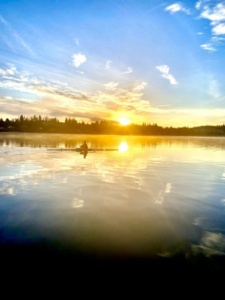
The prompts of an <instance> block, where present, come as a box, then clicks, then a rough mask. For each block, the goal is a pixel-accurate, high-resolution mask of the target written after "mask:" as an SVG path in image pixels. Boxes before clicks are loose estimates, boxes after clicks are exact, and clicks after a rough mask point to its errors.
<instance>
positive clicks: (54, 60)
mask: <svg viewBox="0 0 225 300" xmlns="http://www.w3.org/2000/svg"><path fill="white" fill-rule="evenodd" d="M224 66H225V1H217V0H214V1H210V0H202V1H192V0H185V1H180V2H176V1H160V0H151V1H150V0H148V1H147V0H146V1H145V0H144V1H143V0H126V1H124V0H107V1H105V0H104V1H103V0H96V1H94V0H84V1H76V0H64V1H58V0H34V1H30V0H29V1H28V0H14V1H13V0H8V1H4V0H0V118H3V119H5V118H9V119H13V118H18V117H19V116H20V115H21V114H23V115H24V116H28V117H29V116H33V115H36V116H38V115H41V116H42V117H45V116H47V117H56V118H57V119H59V120H61V121H64V120H65V118H75V119H77V120H78V121H81V120H82V121H84V122H91V121H95V120H101V119H104V120H116V121H117V120H119V119H121V118H128V119H129V120H130V121H131V122H133V123H140V124H141V123H143V122H147V123H150V124H152V123H157V124H158V125H161V126H174V127H180V126H198V125H221V124H224V123H225V84H224V80H225V71H224Z"/></svg>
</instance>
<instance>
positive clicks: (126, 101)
mask: <svg viewBox="0 0 225 300" xmlns="http://www.w3.org/2000/svg"><path fill="white" fill-rule="evenodd" d="M145 85H146V83H145V82H139V83H138V85H136V86H133V87H132V86H131V87H130V88H129V89H126V88H121V87H119V84H118V82H114V81H111V82H108V83H106V84H104V85H103V88H102V89H99V90H98V91H97V90H96V91H91V92H84V91H82V90H79V89H76V88H74V87H71V86H68V85H67V84H64V83H61V82H59V81H58V82H57V81H49V80H48V81H47V80H45V79H44V78H42V79H38V78H36V77H34V76H32V74H30V73H27V72H24V71H23V72H21V71H18V70H17V69H16V68H15V67H14V66H11V67H9V68H5V69H0V87H1V88H2V89H3V90H5V89H10V90H11V91H14V94H16V95H17V96H16V97H13V98H10V99H9V98H6V97H0V106H1V107H2V108H3V109H2V110H1V113H0V117H1V116H2V115H4V114H6V115H12V116H13V117H15V112H18V111H21V107H22V110H23V114H24V115H28V116H30V115H33V114H34V113H35V111H36V112H37V111H38V112H40V113H41V114H44V115H47V116H49V117H59V118H65V117H74V118H77V119H79V118H80V119H83V120H84V119H85V120H86V121H89V120H94V119H96V117H98V119H114V120H115V119H116V115H117V114H119V113H121V111H124V112H129V115H133V116H134V115H136V116H137V118H143V116H147V115H148V114H149V113H150V112H151V105H150V103H149V102H148V101H146V100H144V99H142V93H140V90H141V89H143V88H144V86H145ZM31 103H32V105H31ZM19 107H20V108H19ZM77 107H79V110H78V109H77Z"/></svg>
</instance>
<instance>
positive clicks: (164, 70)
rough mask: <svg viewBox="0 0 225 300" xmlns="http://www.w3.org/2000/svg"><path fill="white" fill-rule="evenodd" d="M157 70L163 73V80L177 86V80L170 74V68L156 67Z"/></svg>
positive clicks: (165, 66)
mask: <svg viewBox="0 0 225 300" xmlns="http://www.w3.org/2000/svg"><path fill="white" fill-rule="evenodd" d="M156 69H157V70H159V72H160V73H161V76H162V77H163V78H166V79H168V80H169V82H170V84H172V85H175V84H177V81H176V79H175V78H174V77H173V75H171V74H170V72H169V71H170V68H169V67H168V66H167V65H160V66H156Z"/></svg>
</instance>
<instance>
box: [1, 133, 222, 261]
mask: <svg viewBox="0 0 225 300" xmlns="http://www.w3.org/2000/svg"><path fill="white" fill-rule="evenodd" d="M84 140H86V141H87V143H88V146H89V147H91V148H99V149H118V150H116V151H115V150H114V151H96V152H90V153H88V155H87V156H86V158H85V157H84V156H83V155H81V154H79V153H77V152H74V151H55V150H54V149H55V148H62V149H64V148H67V149H69V148H71V149H72V148H75V147H78V146H79V145H80V144H81V143H82V142H83V141H84ZM224 234H225V139H224V138H191V137H122V136H94V135H92V136H87V135H86V136H82V135H56V134H43V135H42V134H6V133H1V134H0V243H1V245H30V244H32V245H36V244H38V243H39V242H40V243H50V244H51V245H53V246H54V247H56V248H57V247H58V248H61V249H63V248H65V249H70V251H75V252H79V253H85V254H87V255H90V256H91V255H95V256H113V257H116V256H119V257H121V256H122V257H129V256H130V257H173V256H176V255H180V254H181V255H183V256H184V257H194V256H196V255H200V254H201V255H203V256H205V257H210V256H212V255H218V256H221V255H224V253H225V235H224Z"/></svg>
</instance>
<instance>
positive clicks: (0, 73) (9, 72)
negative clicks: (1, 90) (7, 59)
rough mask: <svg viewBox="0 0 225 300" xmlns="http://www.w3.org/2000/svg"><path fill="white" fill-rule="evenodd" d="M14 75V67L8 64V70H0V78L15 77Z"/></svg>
mask: <svg viewBox="0 0 225 300" xmlns="http://www.w3.org/2000/svg"><path fill="white" fill-rule="evenodd" d="M15 73H16V67H15V66H14V65H12V64H9V68H8V69H2V68H0V76H3V77H4V76H8V75H15Z"/></svg>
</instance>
